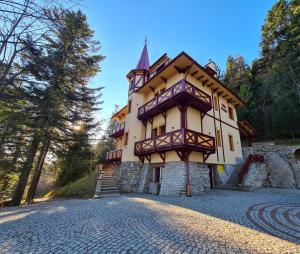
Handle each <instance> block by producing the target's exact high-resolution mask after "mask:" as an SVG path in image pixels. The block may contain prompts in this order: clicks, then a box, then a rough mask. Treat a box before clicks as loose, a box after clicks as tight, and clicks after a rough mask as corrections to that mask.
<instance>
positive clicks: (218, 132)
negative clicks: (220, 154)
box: [217, 130, 222, 146]
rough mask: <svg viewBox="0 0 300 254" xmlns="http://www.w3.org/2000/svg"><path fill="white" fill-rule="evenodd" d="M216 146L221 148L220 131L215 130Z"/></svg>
mask: <svg viewBox="0 0 300 254" xmlns="http://www.w3.org/2000/svg"><path fill="white" fill-rule="evenodd" d="M217 146H222V141H221V132H220V130H217Z"/></svg>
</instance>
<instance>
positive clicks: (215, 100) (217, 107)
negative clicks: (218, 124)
mask: <svg viewBox="0 0 300 254" xmlns="http://www.w3.org/2000/svg"><path fill="white" fill-rule="evenodd" d="M214 105H215V110H216V111H219V103H218V98H217V96H214Z"/></svg>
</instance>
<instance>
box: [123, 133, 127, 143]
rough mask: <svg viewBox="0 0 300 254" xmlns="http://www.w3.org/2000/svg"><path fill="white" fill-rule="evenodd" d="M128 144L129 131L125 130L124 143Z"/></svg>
mask: <svg viewBox="0 0 300 254" xmlns="http://www.w3.org/2000/svg"><path fill="white" fill-rule="evenodd" d="M127 144H128V132H125V135H124V143H123V145H124V146H127Z"/></svg>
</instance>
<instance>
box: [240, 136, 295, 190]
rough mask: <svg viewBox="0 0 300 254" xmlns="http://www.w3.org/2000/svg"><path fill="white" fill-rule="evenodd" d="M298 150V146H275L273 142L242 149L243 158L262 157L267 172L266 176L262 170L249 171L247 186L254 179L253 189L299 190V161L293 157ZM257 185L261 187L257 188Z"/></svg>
mask: <svg viewBox="0 0 300 254" xmlns="http://www.w3.org/2000/svg"><path fill="white" fill-rule="evenodd" d="M299 149H300V146H299V145H295V146H291V145H276V144H274V143H273V142H265V143H254V144H253V146H252V147H243V155H244V158H247V156H248V155H249V154H261V155H264V157H265V168H266V170H267V174H264V172H263V171H264V169H263V170H262V171H259V170H250V171H249V173H248V175H247V177H246V180H245V181H248V182H247V184H249V182H251V181H252V180H253V179H256V181H257V182H256V184H255V185H253V187H254V188H258V187H274V188H300V161H299V159H298V158H297V157H296V156H295V151H297V150H299ZM249 178H250V179H249ZM251 178H252V180H251ZM259 183H262V185H261V186H258V184H259Z"/></svg>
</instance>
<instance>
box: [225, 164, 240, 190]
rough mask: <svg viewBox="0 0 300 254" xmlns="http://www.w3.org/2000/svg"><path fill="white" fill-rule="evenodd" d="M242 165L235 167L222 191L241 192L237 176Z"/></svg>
mask: <svg viewBox="0 0 300 254" xmlns="http://www.w3.org/2000/svg"><path fill="white" fill-rule="evenodd" d="M242 167H243V164H239V165H237V167H236V169H235V170H234V171H233V172H232V174H231V176H230V177H229V179H228V180H227V182H226V184H225V185H224V187H223V189H225V190H236V191H241V190H242V187H241V185H240V179H239V174H240V171H241V168H242Z"/></svg>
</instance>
